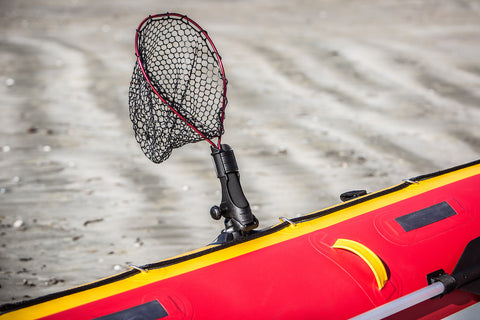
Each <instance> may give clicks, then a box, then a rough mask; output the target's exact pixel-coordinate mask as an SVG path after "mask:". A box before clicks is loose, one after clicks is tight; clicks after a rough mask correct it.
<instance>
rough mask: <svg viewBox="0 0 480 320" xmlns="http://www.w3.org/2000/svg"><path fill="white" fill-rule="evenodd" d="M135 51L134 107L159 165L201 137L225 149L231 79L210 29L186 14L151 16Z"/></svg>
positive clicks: (147, 149) (140, 132) (145, 146)
mask: <svg viewBox="0 0 480 320" xmlns="http://www.w3.org/2000/svg"><path fill="white" fill-rule="evenodd" d="M135 53H136V55H137V61H136V64H135V67H134V70H133V75H132V80H131V82H130V88H129V111H130V119H131V120H132V123H133V129H134V132H135V138H136V140H137V142H138V143H139V144H140V147H141V148H142V151H143V152H144V153H145V155H146V156H147V157H148V158H149V159H150V160H152V161H153V162H155V163H160V162H163V161H165V160H166V159H168V157H169V156H170V154H171V152H172V150H173V149H174V148H179V147H181V146H183V145H185V144H187V143H193V142H198V141H202V140H206V141H207V142H209V143H210V144H211V145H212V146H214V147H215V148H220V146H221V143H220V140H221V136H222V134H223V133H224V127H223V121H224V118H225V107H226V105H227V97H226V91H227V79H226V77H225V71H224V68H223V64H222V59H221V57H220V55H219V53H218V51H217V49H216V48H215V45H214V44H213V41H212V40H211V39H210V37H209V36H208V33H207V32H206V31H205V30H204V29H203V28H201V27H200V26H199V25H198V24H197V23H196V22H194V21H193V20H191V19H190V18H188V17H187V16H185V15H180V14H176V13H165V14H159V15H153V16H149V17H147V18H145V19H144V20H143V21H142V22H141V23H140V25H139V27H138V29H137V33H136V36H135ZM214 138H218V142H217V144H215V143H213V142H212V139H214Z"/></svg>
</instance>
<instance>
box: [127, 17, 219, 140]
mask: <svg viewBox="0 0 480 320" xmlns="http://www.w3.org/2000/svg"><path fill="white" fill-rule="evenodd" d="M161 17H177V18H180V19H181V20H184V21H186V22H187V23H188V24H190V26H193V27H194V28H195V29H197V31H198V32H199V33H201V34H202V35H203V36H204V37H205V39H206V40H207V41H208V44H209V45H210V48H211V50H212V51H213V53H214V54H215V56H216V59H217V62H218V67H219V70H220V73H221V75H222V81H223V92H222V97H223V101H222V107H221V118H220V123H221V126H222V128H223V122H224V120H225V108H226V105H227V98H226V97H227V78H226V76H225V70H224V67H223V63H222V58H221V56H220V54H219V53H218V50H217V48H216V47H215V45H214V43H213V41H212V39H211V38H210V36H209V35H208V33H207V31H206V30H204V29H203V28H202V27H201V26H200V25H199V24H198V23H196V22H195V21H193V20H192V19H190V18H189V17H187V16H186V15H182V14H178V13H162V14H155V15H149V16H148V17H146V18H145V19H143V21H142V22H140V24H139V26H138V28H137V30H136V33H135V55H136V57H137V63H138V65H139V67H140V69H141V71H142V74H143V76H144V78H145V80H146V81H147V83H148V84H149V85H150V88H151V89H152V90H153V92H154V93H155V94H156V95H157V96H158V98H159V99H160V100H161V101H162V102H163V103H164V104H165V105H166V106H167V107H168V108H169V109H170V110H171V111H172V112H174V113H175V115H177V116H178V117H179V118H180V119H181V120H182V121H183V122H185V124H187V125H188V126H189V127H190V128H191V129H192V130H194V131H195V132H196V133H197V134H199V135H200V136H201V137H202V138H203V139H204V140H205V141H207V142H208V143H210V144H211V145H212V146H213V147H214V148H216V149H221V138H222V131H223V130H220V134H219V136H218V137H217V143H216V144H215V143H214V142H213V141H212V140H211V139H209V138H208V137H206V136H205V134H203V133H202V132H201V131H200V130H199V129H198V128H197V127H195V126H194V125H193V124H191V123H190V122H189V121H188V120H187V119H186V118H185V117H184V116H183V115H182V114H180V113H179V112H178V111H177V110H176V109H175V108H174V107H172V106H171V104H170V103H169V102H168V101H167V100H166V99H165V98H164V97H162V95H161V94H160V93H159V92H158V91H157V89H156V88H155V86H154V85H153V83H152V81H151V80H150V78H149V77H148V75H147V72H146V70H145V67H144V64H143V62H142V59H141V57H140V52H139V36H140V33H141V31H142V29H143V27H144V26H145V25H146V24H147V23H148V21H151V20H152V19H156V18H161Z"/></svg>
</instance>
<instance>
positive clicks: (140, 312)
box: [96, 300, 168, 320]
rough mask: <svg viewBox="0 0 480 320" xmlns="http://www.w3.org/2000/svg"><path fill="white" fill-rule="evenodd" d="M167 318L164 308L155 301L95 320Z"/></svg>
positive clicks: (151, 319) (152, 319) (150, 319)
mask: <svg viewBox="0 0 480 320" xmlns="http://www.w3.org/2000/svg"><path fill="white" fill-rule="evenodd" d="M166 316H168V313H167V311H166V310H165V308H164V307H163V306H162V305H161V304H160V302H158V301H157V300H154V301H150V302H147V303H144V304H141V305H138V306H135V307H132V308H129V309H125V310H122V311H118V312H115V313H112V314H109V315H106V316H103V317H100V318H96V320H131V319H135V320H156V319H160V318H164V317H166Z"/></svg>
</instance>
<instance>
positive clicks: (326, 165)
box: [0, 0, 480, 303]
mask: <svg viewBox="0 0 480 320" xmlns="http://www.w3.org/2000/svg"><path fill="white" fill-rule="evenodd" d="M163 12H179V13H184V14H187V15H188V16H189V17H191V18H192V19H194V20H196V21H197V22H198V23H199V24H200V25H201V26H203V27H204V28H205V29H206V30H208V32H209V34H210V36H211V37H212V38H213V41H214V42H215V44H216V46H217V48H218V49H219V51H220V54H221V55H222V57H223V62H224V65H225V69H226V73H227V78H228V80H229V87H228V97H229V104H228V106H227V119H226V122H225V126H226V134H225V136H224V138H223V141H224V142H225V143H228V144H230V145H232V146H233V147H234V149H235V153H236V156H237V160H238V162H239V166H240V171H241V175H242V182H243V187H244V191H245V193H246V195H247V197H248V199H249V201H250V203H251V205H252V207H253V209H254V211H255V214H256V215H257V217H258V218H259V220H260V222H261V227H268V226H270V225H272V224H275V223H277V222H278V217H279V216H286V217H295V216H298V215H302V214H306V213H309V212H312V211H316V210H319V209H322V208H325V207H327V206H330V205H334V204H336V203H338V202H339V201H340V200H339V198H338V196H339V194H340V193H342V192H344V191H348V190H352V189H367V190H368V191H369V192H372V191H377V190H379V189H382V188H385V187H388V186H391V185H394V184H397V183H400V182H401V180H402V179H404V178H409V177H412V176H416V175H419V174H423V173H429V172H433V171H437V170H440V169H443V168H447V167H451V166H454V165H457V164H462V163H465V162H469V161H472V160H475V159H478V157H479V154H480V130H479V129H480V125H479V120H480V90H479V89H480V2H478V1H449V0H448V1H447V0H439V1H427V0H425V1H420V0H418V1H415V0H411V1H410V0H408V1H404V0H382V1H381V0H373V1H354V0H351V1H348V0H342V1H327V0H323V1H313V0H312V1H306V0H305V1H278V0H260V1H193V0H187V1H163V0H161V1H146V0H144V1H125V0H121V1H99V0H95V1H80V0H71V1H59V0H39V1H27V0H15V1H7V0H1V1H0V111H1V116H0V302H1V303H4V302H11V301H18V300H22V299H27V298H33V297H37V296H40V295H44V294H47V293H51V292H55V291H59V290H64V289H67V288H70V287H72V286H75V285H79V284H83V283H86V282H89V281H93V280H96V279H99V278H101V277H105V276H109V275H112V274H115V273H118V272H121V271H123V270H126V269H128V266H127V265H128V264H130V263H132V264H135V265H142V264H146V263H150V262H154V261H158V260H162V259H165V258H168V257H171V256H173V255H177V254H181V253H184V252H187V251H189V250H192V249H196V248H199V247H201V246H203V245H206V244H208V243H209V242H210V241H211V240H213V239H214V238H215V237H216V235H217V234H218V233H219V232H220V230H221V228H222V224H221V222H218V221H214V220H212V219H211V218H210V216H209V213H208V212H209V208H210V206H212V205H214V204H218V203H219V201H220V194H219V190H220V188H219V187H220V186H219V183H218V180H217V179H216V177H215V174H214V170H213V166H212V163H211V159H210V155H209V146H208V144H207V143H204V142H201V143H197V144H192V145H188V146H186V147H184V148H182V149H177V150H174V152H173V155H172V156H171V158H170V159H169V160H168V161H166V162H165V163H163V164H160V165H155V164H153V163H151V162H149V160H148V159H147V158H146V157H145V156H144V155H143V153H142V151H141V150H140V148H139V146H138V145H137V144H136V141H135V139H134V137H133V132H132V126H131V123H130V120H129V117H128V86H129V81H130V77H131V72H132V70H133V66H134V62H135V56H134V35H135V28H136V27H137V26H138V24H139V23H140V21H141V20H142V19H143V18H144V17H145V16H147V15H148V14H154V13H163ZM365 232H368V230H365Z"/></svg>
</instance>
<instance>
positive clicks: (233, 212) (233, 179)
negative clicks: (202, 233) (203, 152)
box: [210, 144, 258, 243]
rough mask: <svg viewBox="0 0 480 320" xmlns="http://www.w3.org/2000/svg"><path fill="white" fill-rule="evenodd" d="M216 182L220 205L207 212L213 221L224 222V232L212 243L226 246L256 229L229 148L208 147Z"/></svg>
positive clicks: (232, 154)
mask: <svg viewBox="0 0 480 320" xmlns="http://www.w3.org/2000/svg"><path fill="white" fill-rule="evenodd" d="M211 150H212V153H211V155H212V158H213V162H214V164H215V170H216V172H217V178H218V179H219V180H220V184H221V187H222V201H221V202H220V205H219V206H213V207H212V208H211V209H210V215H211V216H212V218H213V219H215V220H220V219H221V218H222V217H224V218H225V221H224V222H225V229H224V230H223V231H222V233H221V234H220V236H219V238H217V240H216V242H217V243H218V242H221V243H224V242H228V241H231V240H236V239H239V238H241V237H244V236H245V235H247V234H248V233H249V232H251V231H252V230H253V229H255V228H257V227H258V220H257V218H256V217H255V216H254V215H253V213H252V210H251V209H250V204H249V203H248V201H247V198H246V197H245V194H244V193H243V190H242V186H241V184H240V174H239V171H238V165H237V161H236V159H235V154H234V153H233V150H232V148H231V147H230V146H229V145H228V144H222V145H221V148H220V149H217V148H213V147H211Z"/></svg>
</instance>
